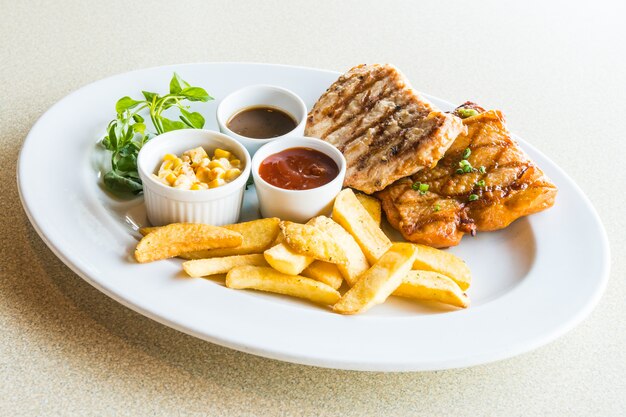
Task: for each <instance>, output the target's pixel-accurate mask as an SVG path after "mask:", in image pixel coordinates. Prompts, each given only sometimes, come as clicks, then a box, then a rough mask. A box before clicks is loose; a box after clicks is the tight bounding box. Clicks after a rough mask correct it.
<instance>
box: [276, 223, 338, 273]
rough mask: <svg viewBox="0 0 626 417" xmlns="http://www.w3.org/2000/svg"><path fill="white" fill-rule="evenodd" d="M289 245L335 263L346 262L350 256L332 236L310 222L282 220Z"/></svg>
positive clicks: (318, 258) (281, 226) (281, 224)
mask: <svg viewBox="0 0 626 417" xmlns="http://www.w3.org/2000/svg"><path fill="white" fill-rule="evenodd" d="M280 228H281V230H282V231H283V235H284V236H285V242H287V245H289V247H290V248H291V249H293V250H294V251H296V252H297V253H299V254H301V255H306V256H310V257H312V258H314V259H317V260H320V261H325V262H330V263H333V264H346V263H348V258H347V257H346V253H345V252H344V251H343V249H342V248H341V247H340V246H339V245H338V244H337V242H335V240H334V239H333V237H332V236H330V235H329V234H327V233H326V232H324V231H322V230H320V229H318V228H317V227H315V226H311V225H310V224H300V223H294V222H290V221H282V222H280Z"/></svg>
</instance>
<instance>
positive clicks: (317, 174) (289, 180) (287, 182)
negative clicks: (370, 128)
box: [259, 148, 339, 190]
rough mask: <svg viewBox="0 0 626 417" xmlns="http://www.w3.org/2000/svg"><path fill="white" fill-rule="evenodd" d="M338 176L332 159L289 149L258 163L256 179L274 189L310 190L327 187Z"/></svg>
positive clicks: (314, 153)
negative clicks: (265, 182) (259, 177)
mask: <svg viewBox="0 0 626 417" xmlns="http://www.w3.org/2000/svg"><path fill="white" fill-rule="evenodd" d="M338 174H339V167H338V166H337V164H336V163H335V161H333V159H332V158H331V157H330V156H328V155H326V154H325V153H322V152H320V151H316V150H315V149H311V148H289V149H285V150H284V151H281V152H278V153H275V154H273V155H270V156H268V157H267V158H265V159H264V160H263V162H261V166H260V167H259V175H260V176H261V178H263V179H264V180H265V181H267V182H268V183H270V184H272V185H273V186H275V187H279V188H284V189H286V190H310V189H311V188H317V187H321V186H322V185H324V184H328V183H329V182H331V181H332V180H334V179H335V177H337V175H338Z"/></svg>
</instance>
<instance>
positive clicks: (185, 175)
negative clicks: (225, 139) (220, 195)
mask: <svg viewBox="0 0 626 417" xmlns="http://www.w3.org/2000/svg"><path fill="white" fill-rule="evenodd" d="M241 168H242V167H241V161H240V160H239V159H237V157H236V156H235V155H233V154H232V153H230V152H228V151H225V150H224V149H219V148H218V149H216V150H215V152H213V156H212V157H209V155H208V154H207V153H206V151H205V150H204V149H203V148H202V147H201V146H198V147H197V148H194V149H189V150H188V151H185V152H183V154H182V155H181V156H180V158H179V157H178V156H176V155H173V154H171V153H169V154H166V155H165V156H164V157H163V163H162V164H161V167H160V168H159V172H158V174H156V175H155V177H156V178H157V179H158V180H159V181H160V182H162V183H163V184H165V185H168V186H171V187H174V188H180V189H183V190H208V189H209V188H216V187H219V186H220V185H224V184H226V183H228V182H231V181H233V180H234V179H235V178H237V177H238V176H239V175H241Z"/></svg>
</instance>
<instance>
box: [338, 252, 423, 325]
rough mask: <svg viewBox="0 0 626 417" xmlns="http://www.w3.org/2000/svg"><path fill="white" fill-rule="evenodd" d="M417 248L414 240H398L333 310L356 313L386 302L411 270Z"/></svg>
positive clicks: (342, 312)
mask: <svg viewBox="0 0 626 417" xmlns="http://www.w3.org/2000/svg"><path fill="white" fill-rule="evenodd" d="M416 252H417V248H416V247H415V246H413V245H412V244H410V243H394V244H393V245H392V246H391V248H389V250H388V251H387V252H385V253H384V254H383V255H382V256H381V257H380V259H379V260H378V262H376V263H374V265H372V267H371V268H370V269H368V270H367V271H366V272H365V273H364V274H363V275H361V278H359V280H358V281H357V282H356V284H354V286H353V287H352V288H350V289H349V290H348V292H346V293H345V294H344V295H343V297H341V300H339V302H338V303H337V304H335V305H334V307H333V310H334V311H336V312H338V313H341V314H356V313H361V312H364V311H367V310H368V309H369V308H371V307H372V306H374V305H376V304H381V303H384V302H385V300H386V299H387V297H389V295H391V293H392V292H394V291H395V290H396V289H397V288H398V286H400V284H402V280H403V279H404V277H405V276H406V275H407V273H408V272H409V271H410V270H411V266H412V265H413V262H414V261H415V254H416Z"/></svg>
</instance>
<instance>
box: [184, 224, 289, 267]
mask: <svg viewBox="0 0 626 417" xmlns="http://www.w3.org/2000/svg"><path fill="white" fill-rule="evenodd" d="M279 223H280V220H279V219H278V218H277V217H268V218H267V219H258V220H252V221H249V222H243V223H235V224H229V225H226V226H224V228H225V229H228V230H232V231H234V232H238V233H241V235H242V236H243V242H242V243H241V245H240V246H237V247H236V248H222V249H211V250H205V251H196V252H190V253H185V254H182V255H181V258H185V259H204V258H213V257H217V256H220V257H221V256H232V255H248V254H250V253H263V251H264V250H266V249H268V248H270V247H271V246H272V243H274V240H276V237H277V236H278V234H279V232H280V228H279V227H278V224H279Z"/></svg>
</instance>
